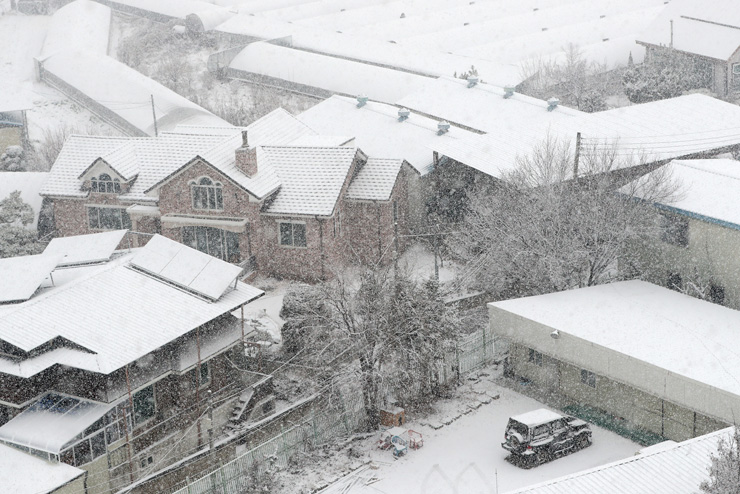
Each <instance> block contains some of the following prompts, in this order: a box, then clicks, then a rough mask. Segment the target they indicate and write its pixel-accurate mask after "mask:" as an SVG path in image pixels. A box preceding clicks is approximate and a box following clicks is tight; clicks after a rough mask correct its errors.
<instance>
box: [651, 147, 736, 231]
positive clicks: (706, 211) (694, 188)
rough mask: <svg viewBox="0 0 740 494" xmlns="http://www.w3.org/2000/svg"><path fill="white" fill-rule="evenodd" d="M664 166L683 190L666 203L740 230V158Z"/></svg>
mask: <svg viewBox="0 0 740 494" xmlns="http://www.w3.org/2000/svg"><path fill="white" fill-rule="evenodd" d="M665 168H666V170H667V171H668V173H669V174H670V177H671V179H672V180H675V181H676V183H677V185H678V186H679V187H680V189H679V191H678V193H677V194H676V197H675V198H674V199H672V200H670V201H667V202H665V203H664V204H663V205H665V206H668V207H669V208H671V209H672V210H675V211H678V212H683V213H688V214H689V215H691V216H693V217H695V218H700V219H703V220H706V221H712V222H717V223H720V224H724V225H728V226H732V227H733V228H737V229H740V208H738V202H739V201H740V161H736V160H731V159H704V160H676V161H672V162H670V163H669V164H667V165H665ZM652 173H663V171H661V172H657V171H655V172H652ZM649 175H650V174H648V176H649ZM645 178H647V176H646V177H645Z"/></svg>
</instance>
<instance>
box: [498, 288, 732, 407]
mask: <svg viewBox="0 0 740 494" xmlns="http://www.w3.org/2000/svg"><path fill="white" fill-rule="evenodd" d="M489 305H490V306H491V307H495V308H498V309H500V310H502V311H506V312H509V313H511V314H515V315H517V316H518V317H520V318H523V319H528V320H531V321H534V322H536V323H539V324H541V325H544V326H547V327H548V328H551V329H557V330H559V331H560V332H561V337H560V338H561V340H562V339H563V338H566V337H567V336H574V337H576V338H579V339H581V340H585V341H587V342H590V343H591V344H592V345H594V346H595V347H601V348H605V349H608V350H610V351H611V352H615V353H617V354H622V355H625V356H627V357H631V358H633V359H635V360H638V361H642V362H645V363H647V364H651V365H652V366H655V367H657V368H659V369H664V370H666V371H668V372H670V373H672V374H675V375H678V376H683V377H684V378H689V379H691V380H693V381H695V382H698V383H703V384H705V385H709V386H713V387H715V388H718V389H720V390H724V391H726V392H728V393H731V394H734V395H740V381H738V380H737V377H736V376H740V355H738V354H737V352H735V351H734V348H736V347H737V346H738V345H740V333H738V331H737V328H738V326H740V312H738V311H736V310H733V309H728V308H727V307H723V306H721V305H717V304H713V303H710V302H706V301H703V300H699V299H696V298H693V297H690V296H688V295H684V294H682V293H678V292H676V291H673V290H669V289H667V288H663V287H660V286H657V285H653V284H651V283H647V282H644V281H636V280H633V281H622V282H617V283H610V284H606V285H599V286H591V287H587V288H579V289H575V290H566V291H563V292H558V293H550V294H547V295H538V296H534V297H524V298H519V299H514V300H506V301H502V302H494V303H492V304H489ZM564 335H565V336H564ZM556 341H560V340H556ZM667 347H670V351H665V349H666V348H667ZM620 365H629V363H628V361H621V360H620ZM718 413H719V412H718Z"/></svg>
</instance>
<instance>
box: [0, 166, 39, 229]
mask: <svg viewBox="0 0 740 494" xmlns="http://www.w3.org/2000/svg"><path fill="white" fill-rule="evenodd" d="M48 178H49V173H48V172H0V201H2V200H3V199H5V198H6V197H8V196H9V195H10V193H11V192H14V191H16V190H19V191H20V192H21V199H23V202H25V203H26V204H28V205H29V206H31V208H33V221H32V222H31V223H29V224H28V225H27V227H28V228H30V229H32V230H35V229H36V228H37V226H38V223H39V213H40V212H41V203H42V201H43V199H44V198H43V197H41V195H40V194H39V192H40V191H41V188H42V187H43V185H44V183H45V182H46V181H47V180H48Z"/></svg>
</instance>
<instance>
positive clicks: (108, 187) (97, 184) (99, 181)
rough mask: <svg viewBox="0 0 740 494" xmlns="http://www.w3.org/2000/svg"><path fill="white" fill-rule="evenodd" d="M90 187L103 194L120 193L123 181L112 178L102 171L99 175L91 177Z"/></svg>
mask: <svg viewBox="0 0 740 494" xmlns="http://www.w3.org/2000/svg"><path fill="white" fill-rule="evenodd" d="M90 189H91V190H92V191H93V192H99V193H101V194H120V193H121V182H120V181H119V180H118V179H117V178H111V176H110V175H108V174H107V173H101V174H100V175H99V176H98V177H92V178H91V179H90Z"/></svg>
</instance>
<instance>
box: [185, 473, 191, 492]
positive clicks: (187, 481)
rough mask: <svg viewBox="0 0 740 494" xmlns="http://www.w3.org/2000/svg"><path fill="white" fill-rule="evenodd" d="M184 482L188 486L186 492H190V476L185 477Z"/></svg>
mask: <svg viewBox="0 0 740 494" xmlns="http://www.w3.org/2000/svg"><path fill="white" fill-rule="evenodd" d="M185 484H186V485H187V488H188V494H190V477H185Z"/></svg>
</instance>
